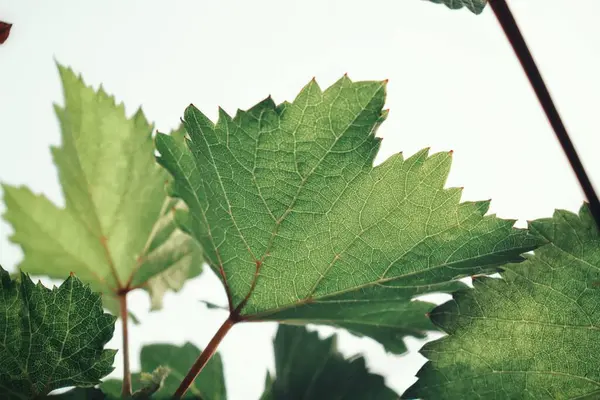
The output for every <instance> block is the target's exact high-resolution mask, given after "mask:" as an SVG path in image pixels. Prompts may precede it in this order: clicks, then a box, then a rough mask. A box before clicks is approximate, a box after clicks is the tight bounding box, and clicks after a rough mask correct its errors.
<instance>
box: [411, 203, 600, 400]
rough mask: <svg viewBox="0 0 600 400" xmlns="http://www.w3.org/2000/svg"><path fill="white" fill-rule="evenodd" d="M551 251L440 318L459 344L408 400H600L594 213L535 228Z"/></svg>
mask: <svg viewBox="0 0 600 400" xmlns="http://www.w3.org/2000/svg"><path fill="white" fill-rule="evenodd" d="M530 229H531V230H532V231H533V232H535V233H537V234H539V235H541V236H543V237H544V238H546V239H547V240H548V241H549V244H548V245H546V246H543V247H541V248H539V249H537V250H536V251H535V254H534V255H533V256H531V257H528V259H527V261H525V262H523V263H521V264H509V265H506V266H505V267H504V272H502V274H501V275H502V279H493V278H477V279H475V280H474V283H473V284H474V287H475V288H474V290H463V291H459V292H457V293H455V294H454V299H453V300H452V301H450V302H448V303H445V304H443V305H441V306H440V307H438V308H436V309H435V311H434V312H433V313H432V319H433V321H434V323H435V324H437V325H438V326H440V327H441V328H442V329H443V330H444V331H446V332H448V333H449V334H450V336H448V337H445V338H443V339H441V340H438V341H435V342H431V343H428V344H426V345H425V346H424V347H423V349H422V350H421V352H422V353H423V354H424V355H425V356H426V357H427V358H429V360H430V362H428V363H427V364H426V365H425V366H424V367H423V368H422V369H421V371H419V373H418V377H419V380H418V381H417V383H416V384H415V385H414V386H413V387H411V388H410V389H409V390H408V391H407V392H406V393H405V394H404V397H405V398H424V399H436V400H438V399H439V400H443V399H458V398H460V399H466V400H468V399H517V398H518V399H597V398H600V362H598V360H599V359H600V235H599V233H598V230H597V228H596V225H595V223H594V220H593V218H592V216H591V214H590V212H589V209H588V208H587V206H584V207H582V208H581V210H580V212H579V215H575V214H573V213H570V212H567V211H556V213H555V214H554V217H553V218H548V219H542V220H537V221H534V222H532V223H530Z"/></svg>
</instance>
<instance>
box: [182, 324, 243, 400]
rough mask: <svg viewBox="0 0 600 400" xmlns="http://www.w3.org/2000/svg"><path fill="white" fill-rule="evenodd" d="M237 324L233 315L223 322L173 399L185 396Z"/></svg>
mask: <svg viewBox="0 0 600 400" xmlns="http://www.w3.org/2000/svg"><path fill="white" fill-rule="evenodd" d="M235 323H236V319H235V317H234V316H232V315H230V316H229V317H228V318H227V319H226V320H225V322H223V325H221V327H220V328H219V330H218V331H217V333H215V335H214V336H213V338H212V339H211V340H210V342H208V345H207V346H206V348H205V349H204V351H203V352H202V353H201V354H200V356H199V357H198V359H197V360H196V361H195V362H194V365H192V368H190V370H189V372H188V373H187V375H186V376H185V378H183V381H181V384H180V385H179V387H178V388H177V391H176V392H175V394H174V395H173V399H177V400H179V399H181V398H182V397H183V395H184V394H185V392H187V390H188V389H189V387H190V386H191V385H192V383H193V382H194V380H195V379H196V377H197V376H198V374H199V373H200V371H202V368H204V366H206V363H208V361H209V360H210V359H211V357H212V356H213V355H214V354H215V352H216V351H217V347H218V346H219V344H220V343H221V341H222V340H223V338H224V337H225V335H227V332H229V330H230V329H231V327H232V326H233V325H234V324H235Z"/></svg>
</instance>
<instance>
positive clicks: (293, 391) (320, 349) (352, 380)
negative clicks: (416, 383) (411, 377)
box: [261, 325, 398, 400]
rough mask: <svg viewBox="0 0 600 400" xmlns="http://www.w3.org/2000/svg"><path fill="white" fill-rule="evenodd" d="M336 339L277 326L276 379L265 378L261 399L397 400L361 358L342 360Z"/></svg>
mask: <svg viewBox="0 0 600 400" xmlns="http://www.w3.org/2000/svg"><path fill="white" fill-rule="evenodd" d="M336 342H337V341H336V337H335V336H332V337H329V338H327V339H324V340H321V339H319V336H318V335H317V333H316V332H308V331H307V330H306V329H304V328H303V327H293V326H285V325H280V326H279V329H278V331H277V335H276V336H275V340H274V346H275V376H274V377H272V376H271V375H270V374H269V375H268V376H267V382H266V387H265V392H264V393H263V395H262V397H261V400H295V399H298V400H300V399H340V400H359V399H378V400H385V399H397V398H398V395H397V394H396V393H395V392H394V391H393V390H391V389H390V388H388V387H387V386H386V385H385V382H384V380H383V377H382V376H379V375H375V374H372V373H370V372H369V371H368V370H367V368H366V365H365V360H364V358H362V357H353V358H351V359H344V357H343V356H342V355H341V354H340V353H338V351H337V344H336Z"/></svg>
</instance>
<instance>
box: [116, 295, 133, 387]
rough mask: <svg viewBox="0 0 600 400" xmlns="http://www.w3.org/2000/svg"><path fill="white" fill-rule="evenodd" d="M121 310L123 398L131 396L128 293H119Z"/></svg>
mask: <svg viewBox="0 0 600 400" xmlns="http://www.w3.org/2000/svg"><path fill="white" fill-rule="evenodd" d="M118 296H119V306H120V307H119V308H120V312H121V324H122V326H123V349H122V350H123V388H122V391H121V394H122V396H123V398H124V399H125V398H129V396H131V370H130V369H129V333H128V330H127V317H128V310H127V291H125V292H123V293H119V294H118Z"/></svg>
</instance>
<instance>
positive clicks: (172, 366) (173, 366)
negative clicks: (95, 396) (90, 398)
mask: <svg viewBox="0 0 600 400" xmlns="http://www.w3.org/2000/svg"><path fill="white" fill-rule="evenodd" d="M199 353H200V349H198V348H197V347H196V346H194V345H193V344H191V343H185V344H184V345H183V346H180V347H178V346H174V345H170V344H151V345H148V346H144V347H143V348H142V352H141V355H140V358H141V368H142V371H156V370H157V369H158V368H166V369H168V374H167V375H166V378H164V381H163V383H162V385H161V387H160V389H159V390H157V391H156V392H155V393H154V394H153V395H152V398H153V399H170V398H171V396H172V395H173V393H175V391H176V390H177V388H178V386H179V384H180V383H181V380H182V379H183V377H184V376H185V375H186V374H187V372H188V370H189V368H190V366H191V365H192V364H193V363H194V361H195V360H196V357H197V356H198V354H199ZM142 375H143V374H140V373H137V374H133V375H132V384H133V389H134V391H139V390H140V389H141V388H142V387H143V385H144V382H143V379H142V377H143V376H142ZM101 388H102V390H103V391H104V392H105V393H106V394H107V395H108V396H109V397H114V398H118V397H119V395H120V393H121V381H119V380H115V379H110V380H108V381H106V382H104V383H103V384H102V385H101ZM184 398H186V399H202V400H226V398H227V392H226V389H225V377H224V375H223V363H222V361H221V356H220V355H219V354H218V353H217V354H215V355H214V356H213V357H212V358H211V359H210V360H209V361H208V364H206V366H205V367H204V369H202V372H201V373H200V375H198V377H197V378H196V379H195V380H194V382H193V383H192V385H191V386H190V388H189V390H188V391H187V393H186V395H185V396H184Z"/></svg>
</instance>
